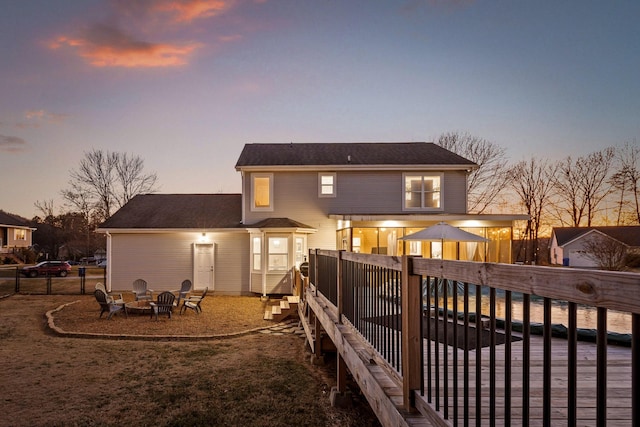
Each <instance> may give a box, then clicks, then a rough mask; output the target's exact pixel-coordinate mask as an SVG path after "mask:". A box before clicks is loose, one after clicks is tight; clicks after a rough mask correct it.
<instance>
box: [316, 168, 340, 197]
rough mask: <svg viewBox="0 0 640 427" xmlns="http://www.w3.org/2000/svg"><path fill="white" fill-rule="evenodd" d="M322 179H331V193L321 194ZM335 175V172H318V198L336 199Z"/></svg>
mask: <svg viewBox="0 0 640 427" xmlns="http://www.w3.org/2000/svg"><path fill="white" fill-rule="evenodd" d="M324 177H331V178H332V181H333V182H332V184H331V193H323V192H322V188H323V187H324V185H323V184H322V178H324ZM336 185H337V174H336V173H335V172H318V197H321V198H325V197H336V195H337V191H336V190H337V188H336Z"/></svg>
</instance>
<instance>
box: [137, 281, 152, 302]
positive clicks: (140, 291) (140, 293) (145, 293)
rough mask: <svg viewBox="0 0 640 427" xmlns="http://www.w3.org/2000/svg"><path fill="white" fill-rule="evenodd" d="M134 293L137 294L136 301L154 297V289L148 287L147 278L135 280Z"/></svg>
mask: <svg viewBox="0 0 640 427" xmlns="http://www.w3.org/2000/svg"><path fill="white" fill-rule="evenodd" d="M133 293H134V294H135V296H136V301H139V300H145V299H146V300H152V299H153V291H152V290H151V289H147V282H146V280H142V279H137V280H134V282H133Z"/></svg>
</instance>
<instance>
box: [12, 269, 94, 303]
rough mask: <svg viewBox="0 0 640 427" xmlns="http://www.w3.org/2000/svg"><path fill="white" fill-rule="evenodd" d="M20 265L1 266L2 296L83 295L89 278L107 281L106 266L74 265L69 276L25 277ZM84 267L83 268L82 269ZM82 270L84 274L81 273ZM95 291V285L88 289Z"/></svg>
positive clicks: (92, 281)
mask: <svg viewBox="0 0 640 427" xmlns="http://www.w3.org/2000/svg"><path fill="white" fill-rule="evenodd" d="M20 268H21V267H19V266H1V267H0V296H2V295H8V294H13V293H23V294H38V295H51V294H76V295H78V294H79V295H83V294H85V293H86V292H87V289H86V282H87V280H88V281H89V282H90V283H92V284H95V282H102V283H105V281H106V271H105V269H104V268H91V269H89V268H86V267H74V270H75V271H74V272H73V273H72V274H70V275H69V276H67V277H57V276H38V277H33V278H31V277H29V278H27V277H24V276H22V275H21V274H20ZM81 269H83V270H81ZM81 271H82V272H83V273H84V275H81V274H80V273H81ZM88 292H93V287H92V286H91V288H90V289H89V290H88Z"/></svg>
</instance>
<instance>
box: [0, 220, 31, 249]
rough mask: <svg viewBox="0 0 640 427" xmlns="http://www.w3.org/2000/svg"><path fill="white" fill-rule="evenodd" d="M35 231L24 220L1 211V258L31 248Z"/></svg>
mask: <svg viewBox="0 0 640 427" xmlns="http://www.w3.org/2000/svg"><path fill="white" fill-rule="evenodd" d="M35 230H36V229H35V228H33V227H31V226H30V225H29V223H28V221H27V220H25V219H24V218H20V217H19V216H16V215H12V214H9V213H6V212H4V211H1V210H0V256H5V255H4V254H13V253H15V250H16V249H20V248H28V247H30V246H31V245H32V235H33V232H34V231H35Z"/></svg>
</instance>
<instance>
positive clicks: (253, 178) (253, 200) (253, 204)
mask: <svg viewBox="0 0 640 427" xmlns="http://www.w3.org/2000/svg"><path fill="white" fill-rule="evenodd" d="M256 178H269V206H265V207H262V206H256V198H255V196H256V194H255V187H256ZM251 211H252V212H273V174H272V173H254V174H251Z"/></svg>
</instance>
